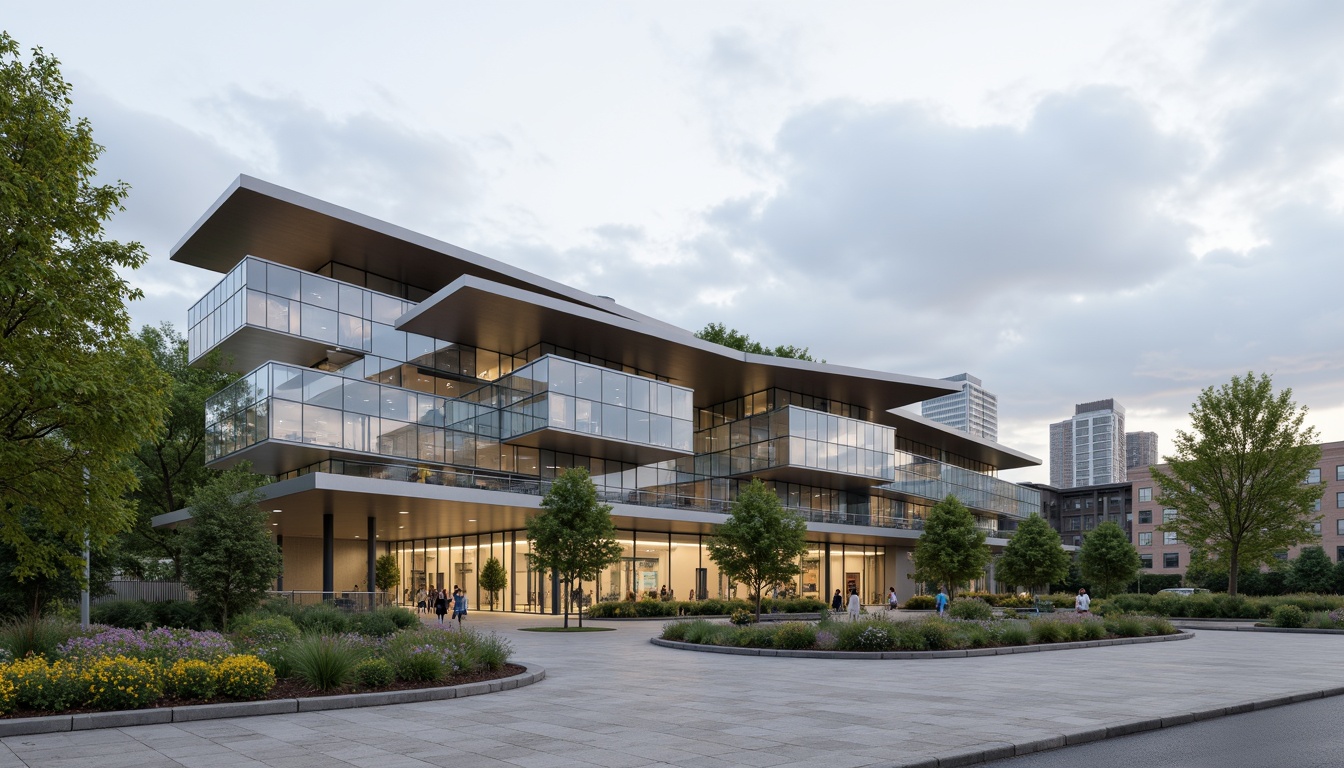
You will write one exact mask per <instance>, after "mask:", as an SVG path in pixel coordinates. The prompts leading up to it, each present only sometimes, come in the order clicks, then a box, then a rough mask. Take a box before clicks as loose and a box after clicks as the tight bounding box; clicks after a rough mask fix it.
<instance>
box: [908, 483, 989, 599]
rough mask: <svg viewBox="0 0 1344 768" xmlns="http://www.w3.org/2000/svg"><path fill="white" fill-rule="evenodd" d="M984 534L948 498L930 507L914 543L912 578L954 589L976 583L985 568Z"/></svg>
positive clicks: (953, 498)
mask: <svg viewBox="0 0 1344 768" xmlns="http://www.w3.org/2000/svg"><path fill="white" fill-rule="evenodd" d="M989 561H990V553H989V546H988V545H987V544H985V532H984V531H982V530H980V529H979V528H977V527H976V526H975V515H972V514H971V511H970V510H969V509H967V508H966V505H965V504H962V503H961V501H960V500H959V499H958V498H957V497H956V496H952V495H950V494H949V495H948V497H947V498H945V499H943V500H942V501H940V502H938V503H937V504H934V505H933V507H932V508H931V509H929V514H928V517H926V518H925V519H924V532H923V533H922V534H920V536H919V541H917V542H916V543H915V578H916V579H918V580H920V581H931V582H935V583H938V584H941V585H943V586H946V587H947V594H948V596H949V597H955V596H956V591H957V588H958V587H960V586H961V585H962V584H965V583H967V582H969V581H971V580H972V579H977V578H979V577H980V576H981V575H983V574H984V572H985V567H986V566H988V565H989Z"/></svg>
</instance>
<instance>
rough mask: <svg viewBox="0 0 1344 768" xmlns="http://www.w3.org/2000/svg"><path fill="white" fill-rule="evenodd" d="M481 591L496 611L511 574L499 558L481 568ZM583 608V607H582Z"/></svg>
mask: <svg viewBox="0 0 1344 768" xmlns="http://www.w3.org/2000/svg"><path fill="white" fill-rule="evenodd" d="M480 581H481V589H484V590H485V593H486V594H487V595H488V596H489V597H490V610H492V611H493V610H494V609H495V601H496V600H497V599H499V592H500V590H502V589H504V588H505V587H507V586H509V574H508V573H507V572H506V571H505V570H504V564H503V563H501V562H500V561H499V558H498V557H492V558H490V559H488V560H486V561H485V565H483V566H481V579H480ZM580 607H582V606H580Z"/></svg>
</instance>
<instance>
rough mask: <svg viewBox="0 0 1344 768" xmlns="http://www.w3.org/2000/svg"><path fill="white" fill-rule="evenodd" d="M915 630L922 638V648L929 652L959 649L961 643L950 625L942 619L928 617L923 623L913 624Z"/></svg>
mask: <svg viewBox="0 0 1344 768" xmlns="http://www.w3.org/2000/svg"><path fill="white" fill-rule="evenodd" d="M915 628H916V630H917V631H918V632H919V634H920V636H922V637H923V638H924V647H925V648H928V649H929V650H930V651H946V650H952V649H955V648H959V647H961V641H960V640H959V638H958V637H957V633H956V632H955V631H954V630H953V629H952V625H950V624H948V623H947V622H946V621H944V620H943V619H940V618H938V617H934V616H930V617H929V618H927V619H925V620H924V621H918V622H915Z"/></svg>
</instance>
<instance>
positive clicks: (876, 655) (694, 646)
mask: <svg viewBox="0 0 1344 768" xmlns="http://www.w3.org/2000/svg"><path fill="white" fill-rule="evenodd" d="M1194 636H1195V633H1194V632H1191V631H1189V630H1186V629H1181V630H1177V632H1176V634H1174V635H1159V636H1157V637H1117V638H1113V639H1110V640H1082V641H1078V642H1073V643H1050V644H1049V645H1008V646H1003V647H998V648H970V649H966V650H959V651H780V650H776V649H774V648H731V647H728V646H724V645H700V644H698V643H683V642H681V641H678V640H664V639H662V638H660V637H651V638H649V642H650V643H652V644H654V645H657V646H661V647H663V648H673V649H676V650H679V651H695V652H698V653H726V654H729V655H732V656H775V657H783V658H791V659H855V660H857V659H884V660H885V659H904V660H915V659H964V658H970V657H976V656H1008V655H1011V654H1015V653H1040V652H1043V651H1074V650H1079V649H1082V648H1105V647H1109V646H1113V645H1140V644H1143V643H1169V642H1172V641H1175V640H1189V639H1190V638H1192V637H1194Z"/></svg>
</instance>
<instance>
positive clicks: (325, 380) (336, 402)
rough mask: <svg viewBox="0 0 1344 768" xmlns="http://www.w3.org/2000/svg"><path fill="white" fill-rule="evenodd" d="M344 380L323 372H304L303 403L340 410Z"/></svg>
mask: <svg viewBox="0 0 1344 768" xmlns="http://www.w3.org/2000/svg"><path fill="white" fill-rule="evenodd" d="M343 383H344V379H342V378H341V377H340V376H333V375H332V374H329V373H323V372H322V371H312V370H309V371H304V372H303V402H305V403H312V404H314V405H321V406H325V407H327V408H340V407H341V405H342V404H343V402H342V398H341V385H342V384H343Z"/></svg>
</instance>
